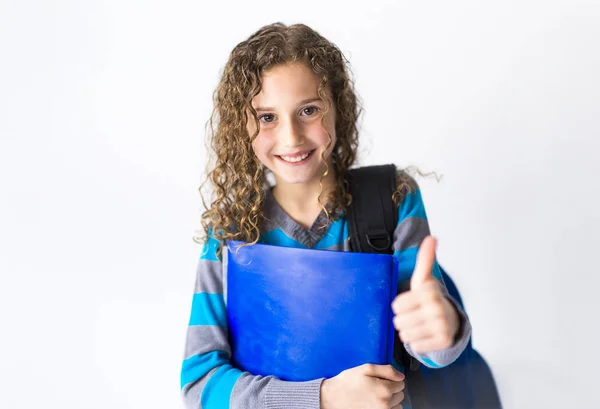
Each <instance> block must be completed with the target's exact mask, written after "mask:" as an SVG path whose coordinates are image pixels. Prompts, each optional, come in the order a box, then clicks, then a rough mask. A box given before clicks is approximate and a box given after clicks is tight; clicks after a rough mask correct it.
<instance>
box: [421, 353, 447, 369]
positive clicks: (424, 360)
mask: <svg viewBox="0 0 600 409" xmlns="http://www.w3.org/2000/svg"><path fill="white" fill-rule="evenodd" d="M419 359H420V360H421V361H423V363H425V364H426V365H428V366H430V367H432V368H441V367H442V365H438V364H436V363H435V362H433V361H432V360H431V359H429V358H423V357H422V356H419Z"/></svg>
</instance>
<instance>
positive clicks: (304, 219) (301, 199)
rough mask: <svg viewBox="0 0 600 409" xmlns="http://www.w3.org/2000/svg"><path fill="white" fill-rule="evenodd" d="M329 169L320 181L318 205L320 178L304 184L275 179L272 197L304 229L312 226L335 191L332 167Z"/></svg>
mask: <svg viewBox="0 0 600 409" xmlns="http://www.w3.org/2000/svg"><path fill="white" fill-rule="evenodd" d="M329 169H330V171H329V173H328V175H327V176H325V177H324V178H323V180H322V185H323V191H322V193H321V203H319V193H320V192H321V186H320V183H319V180H320V178H319V179H316V180H313V181H310V182H306V183H285V182H282V181H281V180H277V178H276V182H277V184H276V185H275V187H274V188H273V197H275V200H277V203H279V206H281V207H282V208H283V210H285V211H286V213H288V214H289V215H290V216H291V217H292V218H293V219H295V220H296V221H297V222H299V223H300V224H302V225H304V226H305V227H310V226H311V225H312V223H313V222H314V220H315V219H316V218H317V216H318V215H319V213H320V212H321V209H322V206H323V205H325V204H326V203H327V198H328V197H329V194H330V193H331V192H332V191H333V190H335V173H334V171H333V166H331V167H330V168H329Z"/></svg>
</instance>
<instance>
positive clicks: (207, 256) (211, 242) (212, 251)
mask: <svg viewBox="0 0 600 409" xmlns="http://www.w3.org/2000/svg"><path fill="white" fill-rule="evenodd" d="M219 244H220V243H219V240H217V239H215V238H214V237H213V236H212V230H211V231H209V239H208V241H207V242H206V243H205V244H204V246H203V247H202V254H201V255H200V260H212V261H220V260H219V258H218V257H217V249H218V248H219Z"/></svg>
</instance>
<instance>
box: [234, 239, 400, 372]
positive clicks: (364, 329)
mask: <svg viewBox="0 0 600 409" xmlns="http://www.w3.org/2000/svg"><path fill="white" fill-rule="evenodd" d="M240 244H242V243H241V242H237V241H231V242H229V245H228V247H227V280H226V286H227V300H226V302H227V320H228V328H229V341H230V344H231V348H232V363H233V365H234V366H236V367H238V368H239V369H242V370H245V371H248V372H250V373H252V374H254V375H263V376H267V375H274V376H276V377H278V378H280V379H282V380H288V381H307V380H311V379H317V378H321V377H326V378H329V377H332V376H335V375H337V374H339V373H340V372H342V371H343V370H345V369H348V368H352V367H355V366H358V365H362V364H364V363H373V364H391V363H392V357H393V345H394V338H395V329H394V326H393V323H392V318H393V311H392V309H391V303H392V301H393V299H394V297H395V296H396V294H397V286H398V266H397V262H396V259H395V258H394V257H393V256H391V255H388V254H372V253H351V252H340V251H327V250H314V249H302V248H292V247H281V246H272V245H266V244H255V245H251V246H242V247H240Z"/></svg>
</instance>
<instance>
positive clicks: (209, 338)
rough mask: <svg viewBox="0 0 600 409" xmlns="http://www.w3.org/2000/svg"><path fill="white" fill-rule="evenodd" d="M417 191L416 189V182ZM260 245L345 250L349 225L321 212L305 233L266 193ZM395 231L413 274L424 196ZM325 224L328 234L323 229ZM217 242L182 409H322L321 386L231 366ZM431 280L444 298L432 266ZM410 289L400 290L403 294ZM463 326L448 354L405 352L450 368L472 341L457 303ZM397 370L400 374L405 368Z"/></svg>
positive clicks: (188, 354) (209, 248)
mask: <svg viewBox="0 0 600 409" xmlns="http://www.w3.org/2000/svg"><path fill="white" fill-rule="evenodd" d="M415 186H416V183H415ZM266 193H267V194H266V199H265V202H264V207H263V212H264V216H265V221H264V223H263V225H262V226H261V232H262V233H261V236H260V242H261V243H265V244H273V245H279V246H287V247H304V248H314V249H323V250H338V251H350V248H349V243H348V221H347V220H346V219H345V218H344V217H343V216H342V217H341V218H340V219H338V220H336V221H334V222H328V221H327V216H326V214H325V212H324V211H322V212H321V214H320V215H319V216H318V217H317V219H316V220H315V222H314V224H313V225H312V227H311V228H310V229H306V228H305V227H304V226H301V225H300V224H298V223H297V222H295V221H294V220H293V219H292V218H291V217H290V216H289V215H288V214H287V213H286V212H285V211H284V210H283V209H282V208H281V207H280V206H279V204H278V203H277V202H276V201H275V198H274V197H273V195H272V194H271V191H270V190H267V192H266ZM398 216H399V217H398V225H397V226H396V229H395V232H394V244H393V249H394V257H396V258H397V259H398V261H399V267H398V268H399V270H400V272H401V273H402V276H406V275H405V274H406V273H412V271H413V269H414V267H415V263H416V256H417V250H418V247H419V245H420V243H421V241H422V240H423V239H424V238H425V236H427V235H428V234H429V225H428V222H427V216H426V214H425V207H424V205H423V201H422V198H421V192H420V190H419V189H418V188H417V189H416V190H413V191H412V193H410V194H408V195H406V197H405V198H404V200H403V201H402V202H401V203H400V206H399V207H398ZM323 224H326V228H325V229H323V228H322V226H323ZM218 245H219V243H218V241H217V240H216V239H214V238H212V237H211V238H210V239H209V240H208V242H207V243H206V244H205V245H204V248H203V250H202V252H201V256H200V260H199V261H198V265H197V270H196V280H195V288H194V295H193V300H192V308H191V314H190V320H189V325H188V328H187V336H186V342H185V352H184V359H183V364H182V369H181V393H182V397H183V400H184V402H185V407H186V408H190V409H192V408H193V409H198V408H203V409H226V408H232V409H241V408H258V409H263V408H264V409H296V408H297V409H320V386H321V382H322V381H323V379H315V380H311V381H307V382H289V381H283V380H280V379H278V378H275V377H273V376H266V377H263V376H255V375H252V374H251V373H249V372H244V371H241V370H239V369H237V368H235V367H234V366H232V365H231V363H230V361H229V359H230V357H231V347H230V344H229V342H228V333H227V312H226V308H227V307H226V306H227V288H226V283H227V280H226V277H225V274H226V272H227V256H226V253H227V252H226V251H223V253H222V257H221V255H220V256H219V257H217V253H216V249H217V247H218ZM433 275H434V277H436V278H438V279H439V280H440V284H441V286H442V287H443V289H444V290H445V292H446V294H447V290H446V287H445V285H444V284H443V279H442V276H441V273H440V270H439V267H438V265H437V262H436V263H435V265H434V270H433ZM407 284H408V283H404V285H403V284H402V283H401V285H400V286H399V287H400V288H402V287H405V288H406V285H407ZM448 297H449V299H450V301H451V302H452V303H453V304H454V305H455V306H456V308H457V310H458V312H459V316H460V319H461V325H460V332H459V334H458V336H457V340H456V342H455V344H454V345H453V346H451V347H450V348H448V349H446V350H442V351H435V352H432V353H426V354H423V355H419V354H416V353H414V352H413V351H412V350H411V348H410V345H408V344H404V345H405V347H406V349H407V351H408V353H409V354H411V355H412V356H414V357H415V358H416V359H418V360H419V361H420V362H422V363H423V364H424V365H426V366H428V367H433V368H439V367H443V366H446V365H449V364H450V363H452V362H453V361H454V360H455V359H456V358H457V357H458V356H459V355H460V354H461V352H462V351H463V350H464V348H465V347H466V345H467V343H468V341H469V338H470V336H471V325H470V323H469V320H468V318H467V316H466V314H465V313H464V312H463V311H462V310H461V308H460V307H459V306H458V304H457V303H456V301H455V300H453V299H452V298H451V297H450V296H448ZM394 366H395V367H396V368H397V369H399V370H400V371H402V372H404V368H403V367H402V365H400V364H398V363H396V362H394ZM402 404H403V407H404V408H405V409H408V408H410V385H407V386H406V390H405V399H404V401H403V403H402Z"/></svg>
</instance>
